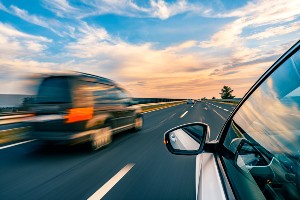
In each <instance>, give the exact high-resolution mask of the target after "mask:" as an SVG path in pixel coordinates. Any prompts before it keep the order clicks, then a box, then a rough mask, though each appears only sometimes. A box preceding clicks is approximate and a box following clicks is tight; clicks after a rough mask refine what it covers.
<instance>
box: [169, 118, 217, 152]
mask: <svg viewBox="0 0 300 200" xmlns="http://www.w3.org/2000/svg"><path fill="white" fill-rule="evenodd" d="M209 135H210V130H209V126H208V125H207V124H205V123H202V122H195V123H189V124H183V125H180V126H177V127H174V128H172V129H170V130H168V131H167V132H165V134H164V143H165V145H166V146H167V149H168V150H169V151H170V152H171V153H173V154H177V155H197V154H199V153H201V152H202V151H203V150H204V146H205V144H206V142H207V140H208V139H209ZM214 144H215V143H214Z"/></svg>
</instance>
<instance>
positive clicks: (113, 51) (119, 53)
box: [0, 0, 300, 98]
mask: <svg viewBox="0 0 300 200" xmlns="http://www.w3.org/2000/svg"><path fill="white" fill-rule="evenodd" d="M299 10H300V0H292V1H286V0H276V1H274V0H264V1H260V0H250V1H246V0H245V1H241V0H224V1H221V0H199V1H196V0H190V1H188V0H165V1H164V0H76V1H75V0H40V1H37V0H27V1H20V0H0V69H1V70H0V86H1V87H0V93H4V94H29V93H33V92H34V91H32V90H30V89H29V88H31V87H30V85H32V84H33V81H32V80H31V79H29V78H28V77H31V76H32V74H36V73H38V74H39V73H46V74H48V73H52V72H61V71H81V72H86V73H91V74H95V75H99V76H104V77H107V78H110V79H113V80H115V81H116V82H118V83H120V84H121V85H122V86H124V88H126V89H127V90H128V91H129V92H130V93H131V95H132V96H133V97H160V98H202V97H206V98H212V97H216V98H220V95H219V92H220V91H221V88H222V87H223V86H224V85H228V86H230V87H231V88H232V89H233V90H234V92H233V95H235V96H236V97H243V95H244V94H245V93H246V92H247V91H248V89H249V88H250V87H251V86H252V85H253V84H254V83H255V81H256V80H257V79H258V78H259V77H260V76H261V75H262V74H263V72H265V71H266V70H267V69H268V68H269V67H270V66H271V65H272V64H273V63H274V62H275V61H276V60H277V59H278V58H279V57H280V55H282V54H283V53H284V52H286V51H287V50H288V49H289V48H290V47H291V46H292V45H293V44H294V43H296V42H297V41H298V40H299V38H300V32H299V30H300V11H299Z"/></svg>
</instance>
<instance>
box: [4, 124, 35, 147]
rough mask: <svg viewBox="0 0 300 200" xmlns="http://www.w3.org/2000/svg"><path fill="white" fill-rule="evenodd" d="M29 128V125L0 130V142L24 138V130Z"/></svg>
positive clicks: (26, 130)
mask: <svg viewBox="0 0 300 200" xmlns="http://www.w3.org/2000/svg"><path fill="white" fill-rule="evenodd" d="M29 130H30V127H29V126H26V127H20V128H12V129H7V130H1V131H0V144H5V143H10V142H15V141H20V140H23V139H24V135H25V134H26V132H28V131H29Z"/></svg>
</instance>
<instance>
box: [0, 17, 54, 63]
mask: <svg viewBox="0 0 300 200" xmlns="http://www.w3.org/2000/svg"><path fill="white" fill-rule="evenodd" d="M50 42H52V40H50V39H48V38H45V37H41V36H35V35H30V34H27V33H23V32H21V31H18V30H17V29H15V28H14V27H12V26H11V25H9V24H3V23H1V22H0V58H7V57H9V58H15V57H27V58H28V57H36V56H38V55H37V54H38V53H42V52H43V51H44V50H45V49H47V44H49V43H50Z"/></svg>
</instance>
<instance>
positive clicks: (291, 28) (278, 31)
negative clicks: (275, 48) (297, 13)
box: [246, 22, 300, 40]
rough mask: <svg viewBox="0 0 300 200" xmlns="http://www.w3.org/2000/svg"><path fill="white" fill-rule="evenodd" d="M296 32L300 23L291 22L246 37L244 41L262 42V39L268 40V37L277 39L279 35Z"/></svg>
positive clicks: (299, 27)
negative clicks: (254, 40)
mask: <svg viewBox="0 0 300 200" xmlns="http://www.w3.org/2000/svg"><path fill="white" fill-rule="evenodd" d="M298 30H300V22H293V23H290V24H287V25H283V26H275V27H270V28H267V29H265V30H264V31H262V32H260V33H256V34H253V35H250V36H248V37H246V39H247V40H250V39H256V40H262V39H266V38H270V37H275V36H276V37H277V36H280V35H285V34H289V33H293V32H296V31H298Z"/></svg>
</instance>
